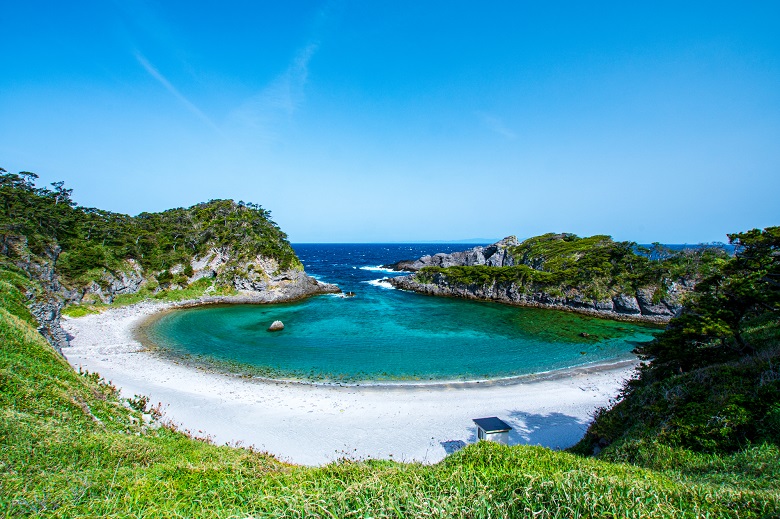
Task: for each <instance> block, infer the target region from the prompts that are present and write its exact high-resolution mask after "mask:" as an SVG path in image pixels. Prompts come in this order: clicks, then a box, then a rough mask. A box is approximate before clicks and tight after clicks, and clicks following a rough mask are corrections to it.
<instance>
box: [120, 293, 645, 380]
mask: <svg viewBox="0 0 780 519" xmlns="http://www.w3.org/2000/svg"><path fill="white" fill-rule="evenodd" d="M288 302H294V301H281V302H280V303H288ZM233 304H246V303H244V302H243V301H237V302H233V303H227V302H204V303H199V302H198V301H195V300H193V301H187V302H186V304H176V305H172V306H166V307H161V308H160V310H159V311H157V312H154V313H152V314H150V315H148V316H146V317H145V318H143V319H142V320H141V321H139V322H138V323H136V324H135V325H134V326H133V328H132V330H131V334H132V337H133V339H134V340H136V341H138V342H139V343H140V344H142V345H143V346H144V347H145V348H146V349H147V350H148V351H150V352H154V353H155V354H158V355H159V356H160V357H161V358H164V359H167V360H168V361H171V362H181V363H182V364H185V365H188V366H190V367H191V368H193V369H200V370H205V371H210V372H212V373H216V374H221V375H225V376H231V377H240V378H251V379H252V380H256V381H259V382H284V383H287V384H303V385H312V386H339V387H362V388H371V387H375V388H383V387H405V388H410V389H414V388H425V387H435V386H446V387H471V386H475V387H476V386H480V387H485V386H491V385H511V384H525V383H529V382H534V381H538V380H555V379H559V378H566V377H571V376H574V375H576V374H580V373H585V374H587V373H592V372H594V371H605V370H607V371H608V370H613V369H621V368H627V367H630V368H635V367H636V366H637V365H638V364H639V360H638V359H637V358H636V357H633V358H630V359H628V358H626V359H610V360H603V361H594V362H589V363H584V364H576V365H573V366H567V367H562V368H555V369H550V370H546V371H537V372H533V373H523V374H519V375H506V376H496V377H490V378H474V379H458V378H454V379H446V378H441V379H427V380H425V379H413V378H409V379H403V378H398V379H392V378H391V379H381V380H366V379H358V378H343V379H309V378H306V377H305V376H304V377H296V376H295V375H285V372H284V371H282V370H280V371H279V376H273V375H257V374H256V373H253V370H254V369H257V371H262V368H261V367H260V368H257V367H255V366H252V365H244V364H241V363H239V362H236V363H230V362H220V361H217V360H200V359H197V360H196V358H194V357H192V356H190V355H188V354H185V353H176V352H174V351H170V350H167V349H165V348H162V347H160V346H159V345H157V344H155V342H154V341H153V340H152V339H151V338H150V337H149V336H148V334H147V333H146V330H147V329H148V328H149V327H151V326H153V325H154V323H155V321H157V320H158V319H160V318H162V317H163V316H165V315H166V314H168V313H170V312H174V311H178V310H184V309H187V308H197V307H201V306H212V305H214V306H230V305H233ZM499 304H500V303H499ZM643 324H647V323H643ZM234 368H235V369H234ZM242 369H243V371H242ZM236 370H238V371H236Z"/></svg>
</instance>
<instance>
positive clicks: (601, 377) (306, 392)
mask: <svg viewBox="0 0 780 519" xmlns="http://www.w3.org/2000/svg"><path fill="white" fill-rule="evenodd" d="M167 306H169V305H165V304H159V303H141V304H139V305H134V306H131V307H125V308H117V309H111V310H108V311H106V312H104V313H102V314H98V315H89V316H86V317H81V318H78V319H67V318H65V319H63V327H64V328H65V330H66V331H67V332H68V333H69V334H70V335H71V336H72V339H71V347H69V348H66V349H64V350H63V352H64V353H65V355H66V356H67V358H68V360H69V362H70V363H71V364H72V365H73V366H74V367H75V368H76V369H78V368H79V367H81V368H83V369H86V370H89V371H91V372H98V373H100V374H101V376H103V377H104V378H105V379H106V380H110V381H112V382H113V383H114V384H115V385H116V386H117V387H119V389H120V390H121V391H122V394H123V396H126V397H132V396H133V395H135V394H142V395H147V396H149V397H150V400H151V401H152V402H154V403H156V402H162V404H163V409H164V412H165V417H166V418H167V419H169V420H172V421H173V422H174V423H176V424H179V425H180V427H182V428H184V429H188V430H190V431H191V432H193V433H195V434H196V435H199V436H209V437H211V438H212V439H213V440H214V441H215V442H217V443H231V444H236V443H238V444H242V445H254V446H255V447H257V448H259V449H261V450H266V451H268V452H270V453H272V454H275V455H276V456H277V457H279V458H280V459H283V460H287V461H291V462H294V463H300V464H306V465H319V464H324V463H327V462H330V461H333V460H335V459H338V458H340V457H344V456H347V457H350V458H382V459H395V460H399V461H421V462H435V461H439V460H441V459H442V458H443V457H444V456H445V455H446V453H447V450H449V449H451V447H453V446H456V445H458V442H465V443H470V442H473V441H475V439H476V431H475V427H474V425H473V423H472V421H471V419H472V418H479V417H484V416H498V417H499V418H501V419H503V420H504V421H505V422H507V423H509V424H510V425H511V426H512V427H514V430H513V431H512V432H511V434H510V442H511V443H512V444H539V445H544V446H547V447H551V448H565V447H568V446H571V445H573V444H574V443H576V442H577V441H578V440H579V439H580V438H581V437H582V434H583V433H584V431H585V429H586V427H587V423H588V422H589V421H590V417H591V415H592V413H593V411H594V410H595V409H596V408H597V407H599V406H603V405H606V404H607V403H608V401H609V399H610V398H612V397H614V396H615V395H616V394H617V392H618V390H619V388H620V386H621V384H622V381H623V380H624V379H626V378H627V377H628V376H629V375H630V373H631V370H632V368H631V366H626V365H622V366H619V367H615V368H612V369H592V370H580V371H575V372H572V373H569V374H568V375H567V376H563V377H558V378H555V379H548V380H539V381H530V382H523V383H514V384H492V385H491V384H479V385H449V386H446V385H437V386H429V387H420V386H417V387H387V386H383V387H365V386H359V387H354V386H353V387H341V386H315V385H305V384H295V383H286V382H268V381H257V380H252V379H245V378H238V377H231V376H228V375H223V374H218V373H212V372H207V371H204V370H201V369H196V368H192V367H189V366H185V365H182V364H177V363H175V362H173V361H170V360H167V359H164V358H161V357H159V356H157V355H155V354H153V353H150V352H148V351H145V350H144V347H143V346H142V345H141V344H140V343H139V342H137V341H136V340H135V339H134V338H133V329H134V327H135V326H137V325H138V324H139V323H140V322H141V321H143V320H144V319H145V318H146V317H147V316H149V315H151V314H153V313H155V312H157V311H160V310H162V309H164V308H166V307H167Z"/></svg>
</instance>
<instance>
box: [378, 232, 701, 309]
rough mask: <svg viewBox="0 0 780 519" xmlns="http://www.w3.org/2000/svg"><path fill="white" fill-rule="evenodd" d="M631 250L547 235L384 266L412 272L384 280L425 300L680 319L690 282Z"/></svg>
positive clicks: (603, 240)
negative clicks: (432, 297)
mask: <svg viewBox="0 0 780 519" xmlns="http://www.w3.org/2000/svg"><path fill="white" fill-rule="evenodd" d="M633 248H634V245H632V244H625V243H616V242H613V241H612V240H611V239H610V238H609V237H607V236H595V237H591V238H578V237H576V236H574V235H569V234H559V235H555V234H549V235H544V236H540V237H536V238H531V239H529V240H526V241H525V242H522V243H520V242H518V240H517V238H516V237H514V236H509V237H507V238H504V239H503V240H501V241H499V242H497V243H494V244H492V245H489V246H487V247H475V248H473V249H470V250H467V251H463V252H455V253H451V254H435V255H433V256H424V257H422V258H419V259H417V260H404V261H400V262H398V263H395V264H392V265H387V267H390V268H393V269H395V270H398V271H404V270H405V271H411V272H415V274H413V275H411V276H402V277H396V278H392V279H389V280H388V281H389V282H390V283H391V284H392V285H393V286H395V287H396V288H400V289H403V290H411V291H414V292H419V293H422V294H429V295H437V296H449V297H462V298H467V299H480V300H489V301H497V302H501V303H508V304H515V305H521V306H533V307H540V308H554V309H560V310H571V311H576V312H580V313H587V314H592V315H597V316H600V317H607V318H612V319H620V320H632V321H645V322H656V323H665V322H667V321H669V320H670V319H671V318H672V317H675V316H677V315H679V313H680V312H681V310H682V302H683V297H684V295H685V294H686V293H687V292H689V291H691V290H692V289H693V287H694V285H695V277H694V276H689V275H676V274H671V272H672V269H671V267H669V268H667V267H666V266H665V264H662V263H659V262H655V263H653V262H652V261H651V260H649V259H648V258H647V257H645V256H642V255H639V254H636V253H635V252H634V250H633ZM638 272H642V274H637V273H638ZM674 276H677V277H674Z"/></svg>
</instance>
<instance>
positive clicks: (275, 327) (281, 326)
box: [268, 321, 284, 332]
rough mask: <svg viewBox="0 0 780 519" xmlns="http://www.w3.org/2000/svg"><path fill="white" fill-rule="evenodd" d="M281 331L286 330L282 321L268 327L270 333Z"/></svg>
mask: <svg viewBox="0 0 780 519" xmlns="http://www.w3.org/2000/svg"><path fill="white" fill-rule="evenodd" d="M279 330H284V323H283V322H282V321H274V322H272V323H271V326H269V327H268V331H269V332H278V331H279Z"/></svg>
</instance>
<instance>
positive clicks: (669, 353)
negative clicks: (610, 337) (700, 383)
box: [638, 227, 780, 378]
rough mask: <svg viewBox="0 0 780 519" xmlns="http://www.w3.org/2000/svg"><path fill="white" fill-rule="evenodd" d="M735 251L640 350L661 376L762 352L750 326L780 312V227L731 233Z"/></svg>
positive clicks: (652, 368) (651, 366)
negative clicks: (750, 335) (749, 333)
mask: <svg viewBox="0 0 780 519" xmlns="http://www.w3.org/2000/svg"><path fill="white" fill-rule="evenodd" d="M729 241H730V243H731V244H732V245H734V246H735V255H734V257H733V258H732V259H730V260H728V261H726V262H725V264H723V266H722V268H720V269H719V270H717V271H715V272H713V273H711V274H710V275H708V276H706V277H705V278H704V279H702V280H701V281H700V282H699V283H698V284H697V285H696V288H695V290H694V293H693V296H692V297H691V298H690V299H689V300H688V301H687V303H686V308H685V311H684V312H683V314H682V315H680V316H679V317H677V318H676V319H673V320H672V321H671V323H670V324H669V327H668V328H667V330H666V331H664V333H662V334H661V335H660V336H658V337H657V338H656V340H654V341H652V342H650V343H648V344H647V345H644V346H643V347H641V348H639V349H638V353H639V354H640V355H641V356H642V357H643V358H644V359H645V360H651V361H652V363H651V364H650V365H649V366H648V367H647V368H646V370H647V371H648V372H650V373H652V374H653V375H654V376H655V377H656V378H662V377H664V376H667V375H668V374H670V373H675V372H677V373H682V372H685V371H689V370H691V369H695V368H698V367H702V366H706V365H709V364H714V363H717V362H724V361H727V360H732V359H736V358H739V357H741V356H744V355H749V354H753V353H755V352H756V345H755V344H752V343H751V342H750V341H749V340H747V339H746V338H745V333H744V332H745V327H746V326H747V325H749V324H750V323H751V322H754V320H756V319H758V318H760V317H766V316H770V318H776V316H777V315H778V314H780V227H767V228H766V229H764V230H759V229H753V230H751V231H747V232H743V233H735V234H729Z"/></svg>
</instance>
